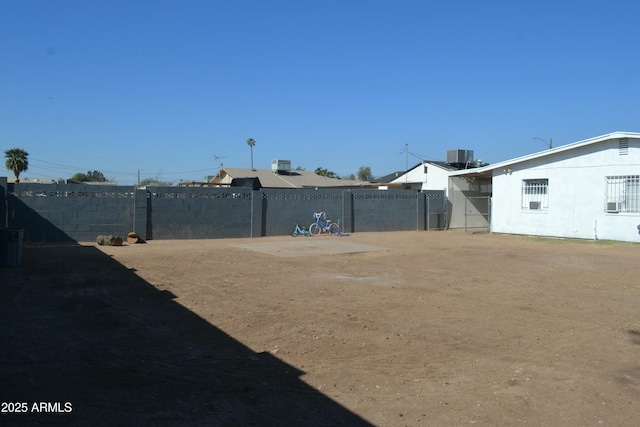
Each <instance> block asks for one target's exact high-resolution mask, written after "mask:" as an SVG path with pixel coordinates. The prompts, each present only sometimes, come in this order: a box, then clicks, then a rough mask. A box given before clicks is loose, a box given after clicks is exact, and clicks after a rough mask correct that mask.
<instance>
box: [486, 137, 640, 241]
mask: <svg viewBox="0 0 640 427" xmlns="http://www.w3.org/2000/svg"><path fill="white" fill-rule="evenodd" d="M618 148H619V147H618V138H615V139H611V140H607V141H602V142H600V143H596V144H592V145H586V146H583V147H579V148H576V149H574V150H568V151H565V152H560V153H557V154H555V155H551V156H548V157H542V158H538V159H533V160H529V161H525V162H522V163H515V164H512V165H510V166H506V167H505V168H500V169H496V170H494V171H493V198H492V202H491V206H492V209H491V231H492V232H496V233H512V234H526V235H536V236H555V237H568V238H581V239H611V240H620V241H629V242H640V234H638V231H639V230H638V226H639V225H640V214H636V213H607V212H606V209H605V207H606V200H605V195H606V181H605V177H606V176H613V175H640V139H631V138H629V154H628V155H623V156H621V155H620V154H619V149H618ZM509 170H510V172H509ZM543 178H546V179H548V180H549V185H548V197H549V208H548V210H546V211H528V210H523V209H522V207H521V204H522V180H524V179H543Z"/></svg>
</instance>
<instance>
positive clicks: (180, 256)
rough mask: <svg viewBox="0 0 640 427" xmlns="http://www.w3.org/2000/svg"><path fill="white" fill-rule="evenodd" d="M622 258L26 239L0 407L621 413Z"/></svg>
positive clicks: (635, 279) (217, 420) (366, 244)
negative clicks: (42, 404) (116, 244)
mask: <svg viewBox="0 0 640 427" xmlns="http://www.w3.org/2000/svg"><path fill="white" fill-rule="evenodd" d="M639 261H640V246H639V245H632V244H624V243H616V244H603V243H596V242H575V241H563V240H540V239H531V238H527V237H523V236H510V235H492V234H465V233H461V232H454V231H441V232H388V233H355V234H352V235H351V236H348V237H330V236H322V237H314V238H308V237H302V236H299V237H296V238H293V237H289V236H283V237H269V238H257V239H221V240H190V241H177V240H173V241H151V242H148V243H144V244H136V245H128V246H123V247H104V246H100V247H97V246H95V245H93V244H83V245H73V246H63V245H61V246H51V245H48V246H47V245H35V246H25V248H24V253H23V265H22V267H20V268H17V269H0V283H1V286H0V298H1V300H0V309H1V310H0V328H1V329H0V335H1V336H2V337H1V338H0V357H1V358H2V359H1V361H2V375H1V377H0V390H1V398H2V402H25V403H27V406H28V409H29V410H28V411H25V412H24V413H18V414H15V413H13V414H8V413H6V412H2V413H0V424H5V425H6V423H5V422H10V423H12V424H24V425H38V424H40V425H51V424H56V423H58V424H60V425H74V424H76V425H154V426H156V425H202V426H205V425H206V426H210V425H340V424H341V425H350V426H351V425H379V426H398V425H408V426H414V425H434V426H440V425H442V426H445V425H446V426H449V425H470V424H472V425H473V424H475V425H536V426H561V425H585V426H591V425H610V426H622V425H625V426H627V425H637V424H638V422H639V421H640V280H639V278H640V262H639ZM39 402H45V403H47V402H49V403H51V402H58V403H59V405H58V407H55V405H54V408H51V407H50V408H49V409H60V410H57V411H54V412H55V413H51V411H49V413H43V412H38V411H33V404H34V403H36V404H39ZM65 404H68V406H67V407H65ZM3 405H4V406H5V409H6V408H8V406H7V405H5V404H4V403H3ZM69 407H70V408H71V411H66V412H65V408H67V409H68V408H69Z"/></svg>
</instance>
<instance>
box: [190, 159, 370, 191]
mask: <svg viewBox="0 0 640 427" xmlns="http://www.w3.org/2000/svg"><path fill="white" fill-rule="evenodd" d="M274 162H275V161H274ZM278 166H280V167H282V164H281V163H280V164H275V163H274V166H273V167H272V169H251V168H227V167H225V168H220V170H219V171H218V173H217V174H216V175H214V176H213V177H211V178H210V179H208V180H206V182H202V183H183V184H182V185H194V186H208V187H253V188H255V189H259V188H345V189H347V188H364V187H366V188H369V187H370V186H371V183H369V182H367V181H357V180H349V179H336V178H327V177H326V176H320V175H318V174H316V173H314V172H307V171H302V170H290V169H289V168H287V165H286V164H285V165H284V167H282V168H281V169H280V168H278Z"/></svg>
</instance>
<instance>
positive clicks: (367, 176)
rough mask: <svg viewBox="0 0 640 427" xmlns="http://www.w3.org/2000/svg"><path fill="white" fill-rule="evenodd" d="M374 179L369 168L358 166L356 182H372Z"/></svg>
mask: <svg viewBox="0 0 640 427" xmlns="http://www.w3.org/2000/svg"><path fill="white" fill-rule="evenodd" d="M374 179H375V178H374V177H373V174H372V173H371V168H370V167H369V166H360V168H359V169H358V180H359V181H373V180H374Z"/></svg>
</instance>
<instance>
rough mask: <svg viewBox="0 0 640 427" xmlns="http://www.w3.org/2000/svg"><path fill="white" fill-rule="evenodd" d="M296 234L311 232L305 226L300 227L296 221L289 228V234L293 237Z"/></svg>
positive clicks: (309, 234) (306, 234) (308, 234)
mask: <svg viewBox="0 0 640 427" xmlns="http://www.w3.org/2000/svg"><path fill="white" fill-rule="evenodd" d="M298 234H302V235H303V236H311V233H309V230H307V229H306V228H303V227H300V225H299V224H298V223H297V222H296V226H295V228H294V229H293V230H291V235H292V236H293V237H296V236H297V235H298Z"/></svg>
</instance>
